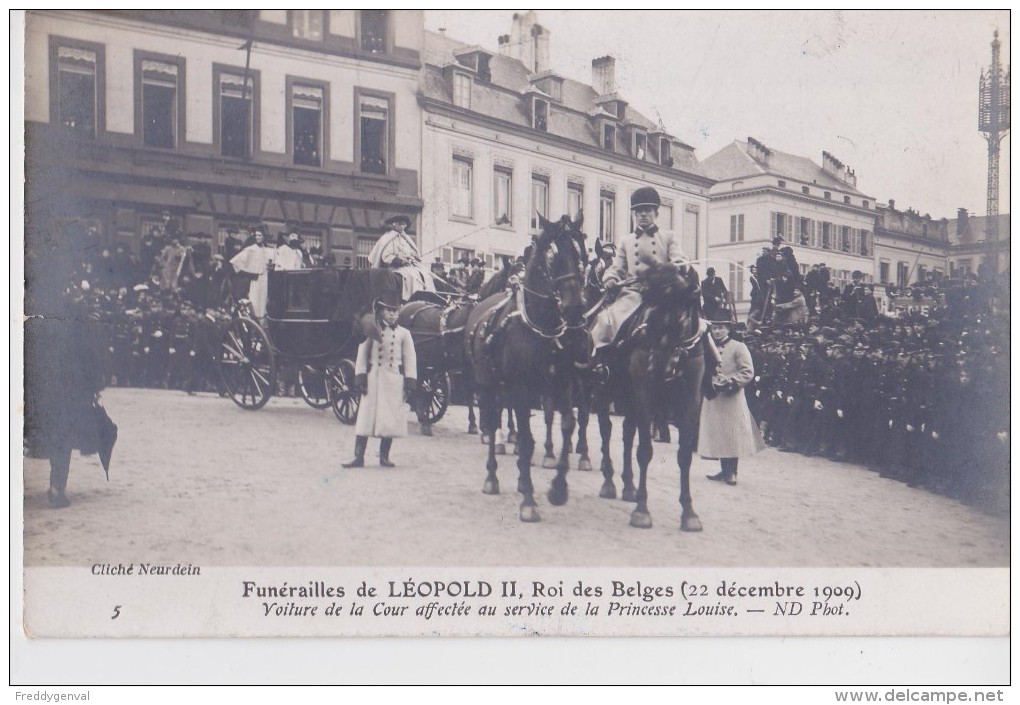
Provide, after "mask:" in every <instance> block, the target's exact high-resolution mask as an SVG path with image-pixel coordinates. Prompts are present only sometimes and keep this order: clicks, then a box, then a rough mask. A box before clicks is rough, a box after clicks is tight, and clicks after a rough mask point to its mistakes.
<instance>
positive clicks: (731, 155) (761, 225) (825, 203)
mask: <svg viewBox="0 0 1020 705" xmlns="http://www.w3.org/2000/svg"><path fill="white" fill-rule="evenodd" d="M702 167H703V168H704V170H705V173H706V174H707V175H708V176H709V177H711V178H713V179H715V180H716V181H717V183H716V184H715V185H714V186H713V187H712V189H711V202H710V204H709V218H708V260H707V263H706V266H712V267H714V268H715V270H716V274H717V275H719V276H721V277H722V279H723V281H724V282H725V283H726V284H727V286H728V287H729V290H730V293H731V295H732V296H733V300H734V302H735V304H736V306H737V311H738V313H746V312H747V311H748V310H749V308H750V283H749V280H748V271H747V268H748V267H749V266H750V265H753V264H754V262H755V260H756V259H757V258H758V256H759V255H760V254H761V250H762V248H763V247H770V246H771V244H772V240H773V238H775V237H776V236H777V235H779V236H782V237H783V239H784V241H785V244H787V245H789V246H791V247H792V248H793V251H794V254H795V256H796V258H797V262H798V264H799V265H800V268H801V271H802V273H806V272H807V270H808V269H810V268H811V266H812V265H814V264H825V265H826V266H827V267H828V268H829V269H830V270H831V278H832V281H833V283H834V284H835V285H836V286H837V287H840V288H842V286H843V285H844V284H846V283H848V282H849V281H850V280H851V277H852V274H853V272H854V271H860V272H862V273H863V274H864V275H865V279H866V280H868V281H872V280H873V278H874V276H875V252H874V249H875V235H874V227H875V199H874V198H873V197H871V196H869V195H867V194H865V193H863V192H861V191H859V190H858V189H857V177H856V175H855V174H854V172H853V171H852V170H851V169H850V168H849V167H847V166H845V165H844V164H843V163H842V162H840V161H839V160H838V159H836V158H835V157H833V156H832V155H831V154H829V153H828V152H823V153H822V165H821V166H819V165H818V164H816V163H814V162H813V161H811V160H810V159H806V158H804V157H798V156H795V155H792V154H786V153H784V152H780V151H778V150H774V149H770V148H769V147H766V146H765V145H764V144H762V143H761V142H760V141H758V140H755V139H754V138H750V137H749V138H748V139H747V141H745V142H741V141H735V142H733V143H731V144H729V145H728V146H726V147H724V148H723V149H721V150H720V151H718V152H716V153H715V154H713V155H712V156H710V157H707V158H706V159H705V160H703V161H702Z"/></svg>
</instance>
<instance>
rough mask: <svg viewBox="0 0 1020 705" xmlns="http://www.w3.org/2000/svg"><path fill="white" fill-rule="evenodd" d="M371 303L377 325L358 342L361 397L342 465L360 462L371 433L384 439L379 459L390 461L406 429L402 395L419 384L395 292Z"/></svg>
mask: <svg viewBox="0 0 1020 705" xmlns="http://www.w3.org/2000/svg"><path fill="white" fill-rule="evenodd" d="M374 307H375V313H376V329H377V330H376V331H373V334H372V335H369V337H368V339H367V340H365V341H364V342H363V343H362V344H361V345H360V346H359V347H358V359H357V362H356V363H355V365H354V374H355V384H356V385H357V386H358V388H359V390H360V391H361V394H362V398H361V405H360V406H359V407H358V419H357V421H356V422H355V424H354V432H355V434H357V437H356V439H355V445H354V459H353V460H351V461H350V462H348V463H344V467H345V468H360V467H364V465H365V449H366V448H367V447H368V437H369V436H373V437H376V438H380V439H382V440H381V441H380V442H379V464H380V465H381V466H383V467H393V466H394V463H393V462H392V461H391V460H390V449H391V448H392V446H393V439H394V438H396V437H403V436H406V435H407V407H406V403H405V400H406V399H407V397H408V396H410V395H411V394H413V393H414V391H415V390H416V389H417V388H418V361H417V357H416V355H415V352H414V341H413V340H412V339H411V332H410V331H409V330H407V329H406V328H404V327H403V326H401V325H399V324H398V323H397V317H398V315H399V308H400V300H399V294H398V293H397V292H396V291H393V292H388V293H387V295H385V296H382V297H380V298H379V299H377V300H376V302H375V306H374Z"/></svg>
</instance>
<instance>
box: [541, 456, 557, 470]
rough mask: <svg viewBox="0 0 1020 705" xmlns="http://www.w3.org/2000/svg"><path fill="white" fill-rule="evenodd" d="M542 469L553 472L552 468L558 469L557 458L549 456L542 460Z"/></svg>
mask: <svg viewBox="0 0 1020 705" xmlns="http://www.w3.org/2000/svg"><path fill="white" fill-rule="evenodd" d="M542 467H544V468H546V469H547V470H551V469H552V468H555V467H556V456H555V455H547V456H545V457H544V458H542Z"/></svg>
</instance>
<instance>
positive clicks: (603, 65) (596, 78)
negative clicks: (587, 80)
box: [591, 56, 616, 98]
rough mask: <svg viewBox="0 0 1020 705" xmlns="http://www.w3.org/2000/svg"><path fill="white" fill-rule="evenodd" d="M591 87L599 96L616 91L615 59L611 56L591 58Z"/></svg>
mask: <svg viewBox="0 0 1020 705" xmlns="http://www.w3.org/2000/svg"><path fill="white" fill-rule="evenodd" d="M591 87H592V88H594V89H595V92H596V93H598V94H599V97H600V98H601V97H602V96H606V95H612V94H613V93H616V59H614V58H613V57H611V56H600V57H599V58H597V59H592V62H591Z"/></svg>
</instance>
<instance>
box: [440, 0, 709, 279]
mask: <svg viewBox="0 0 1020 705" xmlns="http://www.w3.org/2000/svg"><path fill="white" fill-rule="evenodd" d="M549 40H550V37H549V32H548V30H546V29H545V28H544V27H542V26H541V25H540V24H538V22H537V18H536V15H535V13H533V12H529V13H526V14H518V15H514V19H513V25H512V28H511V33H510V34H508V35H504V36H502V37H499V39H498V45H499V50H498V52H492V51H489V50H487V49H485V48H482V47H480V46H470V45H466V44H464V43H461V42H458V41H455V40H453V39H451V38H449V37H446V36H445V35H443V34H439V33H430V32H427V33H426V35H425V58H424V66H423V69H422V90H421V105H422V109H423V113H424V115H423V117H424V128H423V138H422V199H423V201H424V203H425V209H424V212H423V214H422V233H423V238H422V239H423V252H422V254H423V257H425V258H426V259H428V260H429V261H430V262H435V261H436V260H438V261H440V262H443V263H444V264H450V263H455V262H457V261H458V260H460V259H461V258H463V257H479V258H482V259H484V260H485V261H486V263H487V264H492V262H493V260H494V259H495V258H496V257H498V256H500V255H508V256H516V255H519V254H521V253H522V252H523V251H524V249H525V247H526V246H527V245H528V244H529V242H530V241H531V237H532V235H533V234H535V233H536V232H537V231H538V226H539V221H538V214H541V215H542V216H543V217H546V218H548V219H551V220H555V219H558V218H559V217H561V216H563V215H569V216H570V217H571V218H575V217H577V215H578V214H579V213H583V216H584V231H585V233H586V234H587V236H588V241H587V242H588V247H589V249H591V248H592V247H593V245H594V242H595V238H601V239H602V240H603V241H607V242H613V241H615V240H617V239H618V238H619V237H620V236H621V235H622V234H624V233H627V232H629V231H630V230H631V215H630V196H631V193H633V191H634V190H635V189H637V188H640V187H642V186H653V187H655V188H656V189H657V190H658V191H659V193H660V195H661V197H662V201H663V206H662V208H661V209H660V218H659V224H660V227H662V228H663V229H667V230H673V231H674V232H676V233H678V234H679V235H680V237H681V239H682V242H683V247H684V251H685V253H686V254H687V255H688V256H689V257H691V258H692V259H694V258H697V257H699V256H704V253H705V251H706V247H707V240H706V237H707V220H706V216H707V212H706V211H707V205H708V190H709V188H710V186H711V184H712V182H711V180H709V179H707V178H705V176H704V174H703V173H702V172H701V170H700V167H699V165H698V163H697V160H696V158H695V156H694V150H693V148H691V147H690V146H689V145H687V144H685V143H683V142H682V141H681V140H679V139H677V138H675V137H673V136H672V135H670V134H668V133H667V132H666V131H665V129H664V128H663V127H662V126H660V125H657V124H655V123H653V122H651V121H649V120H648V119H647V118H645V117H644V116H642V115H641V114H640V113H638V112H637V111H636V110H634V109H633V108H632V107H630V106H629V105H628V104H627V102H626V100H625V99H624V98H623V97H622V96H621V95H619V94H618V93H617V91H616V86H615V63H614V59H613V58H612V57H608V56H607V57H601V58H599V59H596V60H595V61H593V62H592V72H593V74H592V84H591V85H587V84H583V83H580V82H577V81H573V80H570V79H566V78H564V77H562V76H560V75H558V74H556V73H555V72H554V71H553V70H552V68H551V67H550V66H549Z"/></svg>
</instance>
